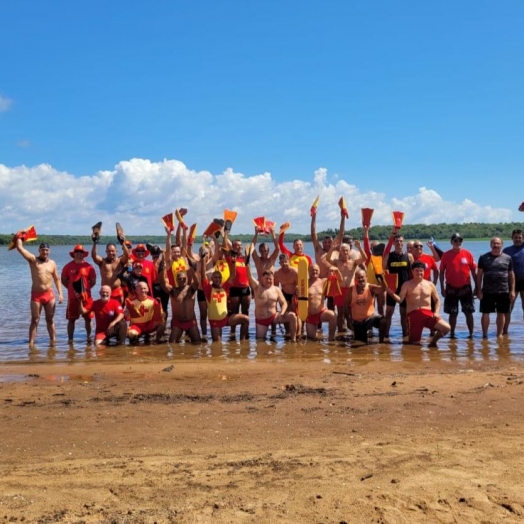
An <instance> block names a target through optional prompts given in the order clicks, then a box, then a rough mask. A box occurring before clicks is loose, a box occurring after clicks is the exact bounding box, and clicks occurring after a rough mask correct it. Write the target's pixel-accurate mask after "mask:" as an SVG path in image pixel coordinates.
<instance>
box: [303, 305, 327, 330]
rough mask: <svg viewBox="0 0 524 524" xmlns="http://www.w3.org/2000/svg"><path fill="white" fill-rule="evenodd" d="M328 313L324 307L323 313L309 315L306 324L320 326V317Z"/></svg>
mask: <svg viewBox="0 0 524 524" xmlns="http://www.w3.org/2000/svg"><path fill="white" fill-rule="evenodd" d="M324 311H326V308H325V307H323V308H322V310H321V311H319V312H318V313H315V314H314V315H308V317H307V318H306V324H315V326H318V325H319V324H320V322H321V320H320V317H321V316H322V313H324Z"/></svg>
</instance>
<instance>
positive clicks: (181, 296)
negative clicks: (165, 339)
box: [162, 268, 201, 344]
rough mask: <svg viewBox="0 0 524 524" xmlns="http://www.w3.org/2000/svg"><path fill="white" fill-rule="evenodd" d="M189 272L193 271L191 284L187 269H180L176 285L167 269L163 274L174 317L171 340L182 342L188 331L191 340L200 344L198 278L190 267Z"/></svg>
mask: <svg viewBox="0 0 524 524" xmlns="http://www.w3.org/2000/svg"><path fill="white" fill-rule="evenodd" d="M188 272H189V273H191V284H189V278H188V274H187V273H186V272H185V271H178V272H177V275H176V280H177V285H176V286H172V285H171V284H170V283H169V279H168V278H167V276H166V274H165V271H164V272H163V275H162V276H163V277H164V289H165V290H166V291H167V293H169V296H170V299H171V311H172V317H171V334H170V335H169V342H177V343H178V342H180V339H181V338H182V335H183V334H184V332H186V333H187V335H188V336H189V338H190V340H191V342H192V343H193V344H198V343H200V341H201V338H200V332H199V330H198V324H197V320H196V315H195V298H196V292H197V289H198V278H196V277H195V275H194V272H193V269H192V268H189V271H188Z"/></svg>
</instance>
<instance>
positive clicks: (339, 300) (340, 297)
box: [333, 287, 349, 307]
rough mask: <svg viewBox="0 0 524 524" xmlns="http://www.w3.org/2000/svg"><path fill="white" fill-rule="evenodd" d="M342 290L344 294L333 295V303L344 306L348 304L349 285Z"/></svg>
mask: <svg viewBox="0 0 524 524" xmlns="http://www.w3.org/2000/svg"><path fill="white" fill-rule="evenodd" d="M340 291H341V292H342V295H337V296H336V297H333V303H334V304H335V306H337V307H343V306H344V305H345V304H346V298H347V296H348V293H349V287H341V288H340Z"/></svg>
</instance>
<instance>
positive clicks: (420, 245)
mask: <svg viewBox="0 0 524 524" xmlns="http://www.w3.org/2000/svg"><path fill="white" fill-rule="evenodd" d="M413 247H422V244H413Z"/></svg>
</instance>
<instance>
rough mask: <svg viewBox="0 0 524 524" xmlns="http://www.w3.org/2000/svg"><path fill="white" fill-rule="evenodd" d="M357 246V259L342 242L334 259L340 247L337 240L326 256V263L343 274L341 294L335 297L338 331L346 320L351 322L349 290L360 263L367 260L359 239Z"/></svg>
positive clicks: (342, 328) (342, 329)
mask: <svg viewBox="0 0 524 524" xmlns="http://www.w3.org/2000/svg"><path fill="white" fill-rule="evenodd" d="M355 246H356V247H357V249H358V251H359V253H360V257H359V258H357V259H352V258H351V256H350V251H351V248H350V247H349V245H348V244H342V245H341V246H340V250H339V255H338V259H337V260H335V261H333V260H332V256H333V251H334V250H335V249H336V248H337V247H338V243H337V242H336V241H335V242H333V245H332V246H331V249H330V250H329V253H328V254H327V257H326V263H327V264H329V265H331V266H334V267H336V268H337V269H338V270H339V272H340V275H341V276H342V281H341V283H340V290H341V292H342V294H341V295H339V296H336V297H335V298H334V302H335V306H336V307H337V326H338V331H339V332H341V331H344V320H346V322H347V323H348V324H349V323H350V319H349V302H348V292H349V288H350V286H351V285H353V277H354V276H355V271H356V270H357V269H358V266H359V265H360V264H364V263H365V262H366V254H365V253H364V251H363V250H362V246H361V245H360V242H359V241H358V240H356V241H355Z"/></svg>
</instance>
